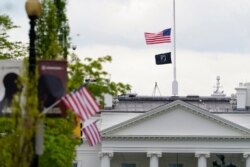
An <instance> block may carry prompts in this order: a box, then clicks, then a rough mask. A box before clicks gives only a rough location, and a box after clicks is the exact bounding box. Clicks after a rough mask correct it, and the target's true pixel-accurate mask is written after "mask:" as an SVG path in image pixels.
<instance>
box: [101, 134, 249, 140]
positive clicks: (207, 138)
mask: <svg viewBox="0 0 250 167" xmlns="http://www.w3.org/2000/svg"><path fill="white" fill-rule="evenodd" d="M102 138H103V139H104V140H105V139H107V140H112V139H126V140H134V139H140V140H141V139H145V140H151V139H153V140H166V139H169V140H173V139H175V140H200V139H206V140H250V136H113V135H104V136H102Z"/></svg>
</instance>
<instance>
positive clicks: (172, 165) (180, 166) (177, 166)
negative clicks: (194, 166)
mask: <svg viewBox="0 0 250 167" xmlns="http://www.w3.org/2000/svg"><path fill="white" fill-rule="evenodd" d="M168 167H183V164H178V165H177V164H169V165H168Z"/></svg>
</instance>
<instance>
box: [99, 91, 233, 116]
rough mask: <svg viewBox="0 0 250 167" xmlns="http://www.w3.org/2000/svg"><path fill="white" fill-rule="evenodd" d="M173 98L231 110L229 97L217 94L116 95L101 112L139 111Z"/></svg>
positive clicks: (197, 104)
mask: <svg viewBox="0 0 250 167" xmlns="http://www.w3.org/2000/svg"><path fill="white" fill-rule="evenodd" d="M175 100H181V101H184V102H186V103H190V104H193V105H195V106H198V107H200V108H203V109H206V110H208V111H210V112H233V107H232V103H231V97H225V96H223V97H219V96H218V97H217V96H196V95H192V96H135V95H133V96H129V95H121V96H118V97H117V99H116V100H115V102H114V105H113V108H112V109H108V110H103V112H139V113H144V112H147V111H149V110H151V109H153V108H156V107H159V106H162V105H166V104H168V103H171V102H173V101H175Z"/></svg>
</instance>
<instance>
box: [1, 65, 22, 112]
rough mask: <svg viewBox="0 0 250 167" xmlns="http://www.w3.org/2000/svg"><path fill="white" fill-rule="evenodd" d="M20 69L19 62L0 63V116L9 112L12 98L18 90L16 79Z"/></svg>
mask: <svg viewBox="0 0 250 167" xmlns="http://www.w3.org/2000/svg"><path fill="white" fill-rule="evenodd" d="M21 68H22V61H20V60H1V61H0V115H3V114H10V112H11V110H10V107H11V101H12V97H13V96H14V94H15V93H17V92H18V90H19V87H18V83H17V79H18V76H19V74H20V71H21Z"/></svg>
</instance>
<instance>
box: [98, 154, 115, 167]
mask: <svg viewBox="0 0 250 167" xmlns="http://www.w3.org/2000/svg"><path fill="white" fill-rule="evenodd" d="M113 155H114V154H113V153H112V152H101V153H99V156H100V158H101V167H110V159H111V158H112V157H113Z"/></svg>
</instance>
